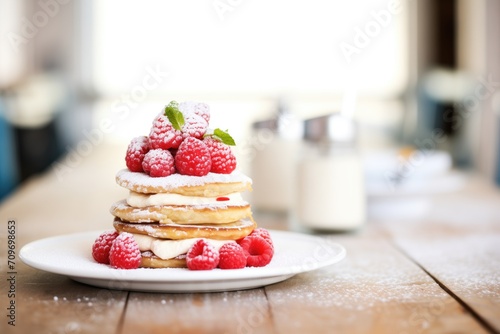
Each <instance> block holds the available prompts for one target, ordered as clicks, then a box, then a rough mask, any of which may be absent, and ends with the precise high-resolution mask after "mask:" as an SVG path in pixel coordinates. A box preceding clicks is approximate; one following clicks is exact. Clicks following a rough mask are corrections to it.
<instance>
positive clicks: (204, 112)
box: [179, 102, 210, 123]
mask: <svg viewBox="0 0 500 334" xmlns="http://www.w3.org/2000/svg"><path fill="white" fill-rule="evenodd" d="M179 110H180V111H181V112H182V113H183V114H184V115H186V116H189V115H191V114H194V115H198V116H201V117H202V118H203V119H204V120H205V121H206V122H207V123H209V122H210V107H209V106H208V104H206V103H201V102H182V103H180V104H179Z"/></svg>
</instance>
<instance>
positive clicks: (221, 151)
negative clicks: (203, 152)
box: [203, 137, 236, 174]
mask: <svg viewBox="0 0 500 334" xmlns="http://www.w3.org/2000/svg"><path fill="white" fill-rule="evenodd" d="M203 142H204V143H205V144H206V145H207V147H208V150H209V151H210V157H211V159H212V168H211V169H210V171H211V172H212V173H219V174H230V173H231V172H232V171H233V170H235V169H236V158H235V157H234V155H233V152H232V151H231V147H229V145H226V144H224V143H223V142H221V141H219V140H217V139H215V138H213V137H206V138H204V139H203Z"/></svg>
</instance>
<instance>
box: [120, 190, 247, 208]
mask: <svg viewBox="0 0 500 334" xmlns="http://www.w3.org/2000/svg"><path fill="white" fill-rule="evenodd" d="M217 199H219V200H217ZM221 199H224V200H221ZM225 199H227V200H225ZM127 204H128V205H130V206H132V207H136V208H145V207H147V206H155V205H193V206H196V205H221V206H224V205H230V206H241V205H247V204H248V203H247V202H246V201H244V200H243V198H242V197H241V194H240V193H232V194H228V195H224V196H218V197H201V196H184V195H179V194H171V193H158V194H149V195H148V194H142V193H137V192H135V191H130V193H129V195H128V197H127Z"/></svg>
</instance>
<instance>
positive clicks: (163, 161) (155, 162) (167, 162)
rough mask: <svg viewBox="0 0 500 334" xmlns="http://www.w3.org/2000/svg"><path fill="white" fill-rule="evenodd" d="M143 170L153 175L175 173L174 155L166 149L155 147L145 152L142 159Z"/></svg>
mask: <svg viewBox="0 0 500 334" xmlns="http://www.w3.org/2000/svg"><path fill="white" fill-rule="evenodd" d="M142 168H143V169H144V172H145V173H147V174H149V175H150V176H153V177H160V176H169V175H170V174H174V173H175V166H174V157H173V156H172V153H170V152H169V151H167V150H162V149H159V148H158V149H155V150H151V151H149V152H148V153H146V156H145V157H144V160H143V161H142Z"/></svg>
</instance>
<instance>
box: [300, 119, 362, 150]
mask: <svg viewBox="0 0 500 334" xmlns="http://www.w3.org/2000/svg"><path fill="white" fill-rule="evenodd" d="M355 137H356V125H355V123H354V121H353V120H352V119H351V118H349V117H346V116H344V115H342V114H341V113H332V114H328V115H324V116H320V117H314V118H310V119H307V120H305V121H304V139H305V140H307V141H311V142H316V143H345V144H350V143H353V142H354V141H355Z"/></svg>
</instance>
